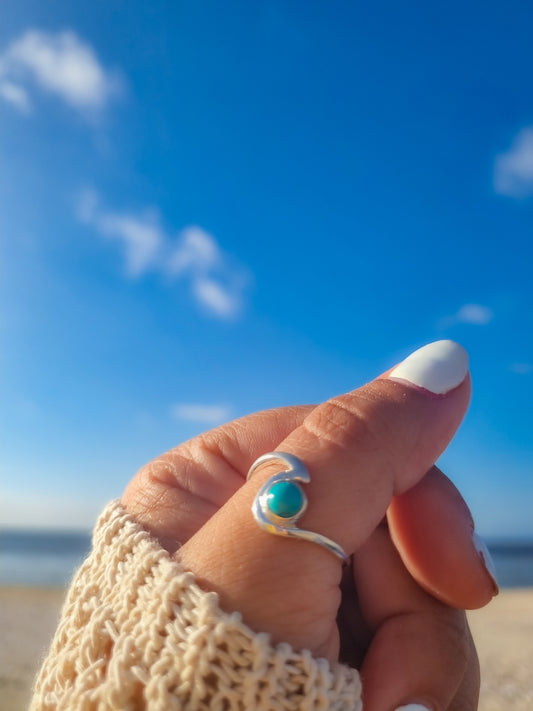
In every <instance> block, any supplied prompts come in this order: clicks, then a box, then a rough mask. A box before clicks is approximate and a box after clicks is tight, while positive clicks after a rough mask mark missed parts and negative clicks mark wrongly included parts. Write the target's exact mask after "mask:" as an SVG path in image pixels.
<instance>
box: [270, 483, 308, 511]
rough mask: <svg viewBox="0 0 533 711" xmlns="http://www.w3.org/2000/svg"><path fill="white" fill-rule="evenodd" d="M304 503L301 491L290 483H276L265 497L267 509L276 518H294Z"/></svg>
mask: <svg viewBox="0 0 533 711" xmlns="http://www.w3.org/2000/svg"><path fill="white" fill-rule="evenodd" d="M303 503H304V496H303V493H302V490H301V489H300V487H299V486H298V485H297V484H293V483H292V481H278V482H277V483H276V484H274V485H273V486H271V487H270V489H269V491H268V495H267V504H268V508H269V509H270V510H271V511H272V513H273V514H275V515H276V516H281V518H291V517H292V516H296V514H297V513H298V512H299V511H300V509H301V508H302V506H303Z"/></svg>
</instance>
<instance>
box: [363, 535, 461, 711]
mask: <svg viewBox="0 0 533 711" xmlns="http://www.w3.org/2000/svg"><path fill="white" fill-rule="evenodd" d="M353 567H354V580H355V586H356V588H357V593H358V602H359V607H360V610H361V613H362V615H363V618H364V619H365V621H366V623H367V624H368V626H369V628H370V630H371V631H372V633H373V638H372V642H371V644H370V647H369V649H368V651H367V653H366V656H365V659H364V662H363V665H362V668H361V676H362V678H363V680H364V683H363V704H364V708H365V711H390V709H397V708H403V707H404V706H408V705H409V704H415V703H418V704H420V705H422V706H424V707H427V708H428V709H443V710H444V709H448V707H449V705H450V703H451V702H452V700H453V699H454V697H455V696H456V694H457V693H458V690H459V688H460V687H461V685H462V682H463V678H464V676H465V674H466V672H467V670H468V668H469V658H470V636H469V632H468V628H467V623H466V617H465V615H464V612H462V611H460V610H457V609H455V608H452V607H449V606H447V605H444V604H442V603H441V602H439V601H438V600H436V599H435V598H434V597H432V596H431V595H428V594H427V593H426V592H425V591H423V590H422V588H420V587H419V586H418V585H417V584H416V582H415V581H414V580H413V578H412V577H411V576H410V575H409V573H408V571H407V569H406V568H405V566H404V565H403V563H402V561H401V559H400V557H399V555H398V552H397V551H396V549H395V548H394V546H393V544H392V542H391V540H390V537H389V534H388V531H387V529H386V528H385V527H380V528H379V529H377V530H376V531H375V532H374V533H373V534H372V536H371V537H370V538H369V539H368V541H367V542H366V543H365V544H364V545H363V546H362V547H361V548H360V549H359V551H358V552H357V553H356V554H355V556H354V561H353Z"/></svg>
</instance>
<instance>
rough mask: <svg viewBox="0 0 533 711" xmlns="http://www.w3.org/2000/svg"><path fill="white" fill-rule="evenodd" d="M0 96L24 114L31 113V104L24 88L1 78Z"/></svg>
mask: <svg viewBox="0 0 533 711" xmlns="http://www.w3.org/2000/svg"><path fill="white" fill-rule="evenodd" d="M0 96H1V97H2V99H4V100H5V101H7V102H8V103H10V104H11V105H12V106H14V107H15V108H16V109H18V110H19V111H20V112H21V113H23V114H29V113H30V111H31V102H30V97H29V96H28V92H27V91H26V89H24V87H22V86H19V85H18V84H14V83H13V82H11V81H8V80H7V79H5V80H2V79H1V78H0Z"/></svg>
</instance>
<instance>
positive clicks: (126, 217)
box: [77, 189, 166, 277]
mask: <svg viewBox="0 0 533 711" xmlns="http://www.w3.org/2000/svg"><path fill="white" fill-rule="evenodd" d="M77 215H78V218H79V219H80V220H81V221H82V222H84V223H86V224H88V225H91V226H93V227H95V228H96V230H97V231H98V232H99V233H100V234H101V235H102V236H103V237H106V238H108V239H115V240H117V241H118V242H119V243H120V244H121V245H122V248H123V252H124V260H125V265H126V272H127V274H128V275H129V276H132V277H136V276H139V275H141V274H142V273H143V272H146V271H147V270H148V269H150V267H153V266H155V265H156V263H157V262H158V260H159V259H160V255H161V251H162V249H163V245H164V243H165V239H166V237H165V235H164V233H163V231H162V229H161V228H160V226H159V224H158V216H157V213H156V212H155V211H153V210H152V211H147V212H145V213H144V214H140V215H133V214H129V213H118V212H111V211H106V210H104V209H102V208H101V207H100V200H99V196H98V194H97V193H96V191H94V190H91V189H86V190H84V191H83V192H82V193H81V195H80V197H79V201H78V206H77Z"/></svg>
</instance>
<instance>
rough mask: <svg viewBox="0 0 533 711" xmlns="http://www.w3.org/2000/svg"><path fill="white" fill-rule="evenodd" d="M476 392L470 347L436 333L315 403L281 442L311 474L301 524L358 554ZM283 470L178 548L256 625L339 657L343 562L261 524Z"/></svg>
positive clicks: (250, 486) (250, 485) (252, 483)
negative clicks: (271, 485) (256, 507)
mask: <svg viewBox="0 0 533 711" xmlns="http://www.w3.org/2000/svg"><path fill="white" fill-rule="evenodd" d="M469 396H470V379H469V377H468V357H467V355H466V352H465V351H464V349H463V348H462V347H461V346H459V345H457V344H455V343H453V342H451V341H439V342H437V343H433V344H430V345H429V346H425V347H424V348H422V349H420V350H419V351H416V352H415V353H414V354H412V355H411V356H410V357H409V358H407V359H406V360H405V361H404V362H403V363H402V364H400V365H399V366H398V367H396V368H395V369H393V370H392V371H390V372H389V373H386V374H385V375H384V376H382V377H380V378H378V379H377V380H375V381H373V382H372V383H370V384H368V385H366V386H363V387H362V388H360V389H358V390H355V391H353V392H350V393H348V394H346V395H343V396H340V397H337V398H333V399H332V400H329V401H327V402H325V403H323V404H322V405H319V406H318V407H316V408H315V409H314V410H313V411H312V412H311V413H310V414H309V415H308V416H307V417H306V418H305V420H304V422H303V424H302V425H301V426H299V427H297V428H296V429H295V430H294V431H293V432H292V433H291V434H290V435H289V436H288V437H287V438H286V439H285V440H284V441H283V442H281V443H280V444H279V446H278V449H279V450H280V451H284V452H288V453H291V454H293V455H296V456H297V457H299V458H300V459H301V460H302V461H303V462H304V464H305V465H306V467H307V469H308V471H309V473H310V475H311V481H310V483H309V484H308V485H306V494H307V497H308V501H309V506H308V508H307V510H306V512H305V514H304V516H303V517H302V519H301V521H300V522H299V526H300V527H301V528H303V529H307V530H310V531H315V532H317V533H320V534H322V535H324V536H327V537H328V538H330V539H332V540H334V541H336V542H337V543H338V544H339V545H341V546H342V548H343V549H344V550H345V552H346V553H347V554H348V555H350V554H352V553H353V552H354V551H356V550H357V548H358V547H359V546H360V545H362V544H363V543H364V542H365V540H366V539H367V538H368V536H369V535H370V534H371V533H372V531H373V530H374V529H375V528H376V526H377V525H378V524H379V522H380V521H381V520H382V519H383V516H384V515H385V513H386V511H387V508H388V507H389V504H390V502H391V499H392V497H393V495H395V494H401V493H403V492H405V491H407V490H408V489H409V488H411V487H412V486H414V485H415V484H416V483H417V482H418V481H420V480H421V479H422V477H423V476H424V474H425V472H427V471H428V469H429V468H430V467H431V466H432V464H433V462H435V461H436V459H437V458H438V456H439V455H440V454H441V452H442V451H443V450H444V449H445V448H446V446H447V444H448V443H449V441H450V439H451V438H452V436H453V434H454V433H455V431H456V429H457V427H458V426H459V424H460V422H461V420H462V418H463V416H464V414H465V412H466V409H467V406H468V401H469ZM281 468H282V467H280V466H278V465H277V464H276V465H275V466H274V468H273V467H272V466H271V465H266V466H265V467H264V469H263V468H261V470H259V471H258V472H257V474H254V476H253V477H251V479H250V480H249V481H247V483H246V484H245V485H244V486H242V487H241V488H240V489H239V490H238V491H237V492H236V493H235V494H234V495H233V496H232V497H231V499H229V501H228V502H227V503H226V504H225V505H224V506H223V507H222V508H221V509H220V510H219V511H218V512H217V513H216V514H215V515H214V516H212V517H211V518H210V519H209V521H208V522H207V523H206V524H205V525H204V526H203V527H202V528H201V529H200V531H198V532H197V533H196V534H195V535H194V536H193V537H192V538H191V539H190V540H189V541H187V543H185V545H184V546H183V547H182V548H181V549H180V550H179V551H178V553H177V555H178V556H179V558H180V560H181V561H182V562H183V564H184V565H185V566H186V567H187V568H189V569H190V570H192V571H193V572H194V573H195V574H196V576H197V578H198V579H199V580H200V581H201V582H202V583H203V585H204V586H205V587H207V588H209V589H211V590H215V591H217V592H218V593H219V595H220V599H221V604H222V605H223V606H224V607H225V608H226V609H227V610H239V611H241V612H242V614H243V617H244V620H245V622H247V623H248V624H249V625H250V626H252V627H253V628H255V629H256V630H258V631H264V632H269V633H271V635H272V637H273V639H274V641H282V640H283V641H286V642H290V643H291V644H293V646H295V647H296V648H307V649H310V650H311V652H313V653H314V654H315V655H318V656H325V657H327V658H329V659H330V660H335V659H336V658H337V656H338V650H339V640H338V631H337V627H336V624H335V619H336V614H337V610H338V607H339V603H340V590H339V582H340V578H341V565H340V562H339V560H338V559H337V558H336V557H334V556H332V555H331V553H329V552H328V551H327V550H326V549H325V548H323V547H322V546H319V545H317V544H315V543H310V542H303V541H298V540H294V539H285V538H281V537H278V536H274V535H271V534H269V533H267V532H265V531H263V530H262V529H260V528H259V527H258V525H257V523H256V522H255V520H254V518H253V516H252V513H251V506H252V502H253V500H254V497H255V495H256V493H257V491H258V490H259V488H260V487H261V486H262V484H264V483H265V482H266V480H267V479H268V478H269V477H270V476H272V474H273V473H274V472H275V471H280V469H281Z"/></svg>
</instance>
